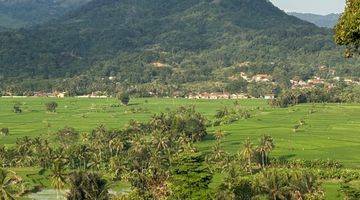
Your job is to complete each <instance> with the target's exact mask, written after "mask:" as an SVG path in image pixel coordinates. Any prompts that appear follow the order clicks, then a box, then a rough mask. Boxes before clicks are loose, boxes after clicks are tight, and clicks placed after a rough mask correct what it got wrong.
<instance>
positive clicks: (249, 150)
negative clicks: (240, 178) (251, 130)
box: [240, 139, 254, 173]
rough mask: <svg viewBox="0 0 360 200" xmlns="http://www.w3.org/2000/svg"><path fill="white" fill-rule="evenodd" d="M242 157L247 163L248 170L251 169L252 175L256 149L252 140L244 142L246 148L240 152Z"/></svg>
mask: <svg viewBox="0 0 360 200" xmlns="http://www.w3.org/2000/svg"><path fill="white" fill-rule="evenodd" d="M240 156H241V158H243V159H245V160H246V161H247V165H248V169H249V171H250V173H252V165H251V161H252V158H253V156H254V147H253V144H252V143H251V141H250V139H247V140H246V141H245V142H244V146H243V149H242V150H241V152H240Z"/></svg>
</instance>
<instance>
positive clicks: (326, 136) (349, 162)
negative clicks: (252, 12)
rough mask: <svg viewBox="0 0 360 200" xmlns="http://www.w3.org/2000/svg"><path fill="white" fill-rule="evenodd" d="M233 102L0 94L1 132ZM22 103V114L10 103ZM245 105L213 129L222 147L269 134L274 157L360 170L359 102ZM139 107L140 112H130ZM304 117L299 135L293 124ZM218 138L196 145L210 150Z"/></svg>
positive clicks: (121, 120) (41, 131)
mask: <svg viewBox="0 0 360 200" xmlns="http://www.w3.org/2000/svg"><path fill="white" fill-rule="evenodd" d="M49 101H56V102H57V103H58V104H59V107H58V108H57V112H56V113H49V112H46V110H45V105H44V104H45V103H46V102H49ZM234 102H235V100H186V99H158V98H149V99H132V100H131V104H130V105H129V106H128V107H126V106H117V105H118V104H119V103H118V101H117V100H116V99H111V98H110V99H76V98H66V99H50V98H17V99H15V98H14V99H12V98H0V128H3V127H7V128H9V129H10V135H8V136H0V144H3V145H6V146H11V145H14V143H15V141H16V138H19V137H23V136H30V137H35V136H42V137H48V138H50V139H52V135H53V133H54V132H55V131H57V130H59V129H61V128H63V127H64V126H70V127H74V128H75V129H77V130H79V131H81V132H88V131H91V130H92V129H93V128H95V127H96V126H98V125H100V124H104V125H106V126H107V127H109V128H122V127H123V126H124V125H125V124H126V123H127V122H128V121H129V120H131V119H135V120H139V121H146V120H148V119H149V118H150V117H151V116H152V115H153V114H155V113H159V112H162V111H166V110H167V109H174V108H176V107H179V106H192V105H194V106H195V107H196V109H197V110H198V111H200V112H201V113H203V114H204V115H205V116H206V117H207V118H208V119H210V120H211V119H212V118H213V116H214V114H215V113H216V110H218V109H220V108H223V107H224V106H228V107H232V106H233V105H234ZM15 103H20V104H21V108H22V111H23V112H22V113H21V114H15V113H14V112H13V111H12V107H13V106H14V104H15ZM239 103H240V105H241V106H242V107H244V108H248V109H253V110H255V111H253V115H252V117H251V118H250V119H246V120H240V121H238V122H235V123H233V124H230V125H225V126H220V127H211V128H209V132H210V133H213V132H214V131H215V130H218V129H221V130H223V131H225V133H226V137H225V140H224V143H223V146H224V147H225V149H226V150H228V151H230V152H232V153H235V152H237V151H238V149H239V148H241V145H242V142H243V141H244V140H245V139H246V138H250V139H252V141H253V142H254V143H256V142H257V140H258V138H259V137H260V136H261V135H263V134H270V135H271V136H272V137H273V138H274V139H275V143H276V148H275V151H274V152H273V154H272V156H277V157H284V158H291V159H296V158H302V159H309V160H310V159H332V160H338V161H340V162H342V163H343V164H344V165H345V166H346V167H349V168H360V157H359V156H358V155H360V104H316V105H312V104H303V105H298V106H295V107H290V108H284V109H280V108H271V107H269V106H268V104H267V102H266V101H265V100H240V101H239ZM132 109H138V111H137V112H135V113H134V112H133V111H131V110H132ZM300 120H304V121H305V125H303V126H302V127H301V128H300V129H299V130H298V131H297V132H296V133H294V131H293V126H294V125H296V124H298V123H299V121H300ZM213 142H214V140H212V139H211V138H210V137H209V139H207V140H205V141H203V142H201V143H199V144H198V146H199V148H200V149H202V150H209V149H210V147H211V145H212V144H213ZM15 171H17V172H20V173H19V174H20V175H22V174H28V173H32V172H36V169H16V170H15ZM324 187H325V189H326V191H327V193H328V195H330V196H329V198H327V199H330V200H331V199H337V196H336V195H337V189H338V184H336V183H325V184H324Z"/></svg>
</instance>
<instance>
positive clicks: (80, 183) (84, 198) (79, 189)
mask: <svg viewBox="0 0 360 200" xmlns="http://www.w3.org/2000/svg"><path fill="white" fill-rule="evenodd" d="M69 180H70V183H69V185H70V191H69V193H68V195H67V199H68V200H90V199H97V200H108V199H110V198H109V192H108V185H107V181H106V180H104V179H103V178H101V177H100V176H99V175H98V174H96V173H87V172H74V173H72V174H71V176H70V178H69Z"/></svg>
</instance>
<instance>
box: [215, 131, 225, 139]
mask: <svg viewBox="0 0 360 200" xmlns="http://www.w3.org/2000/svg"><path fill="white" fill-rule="evenodd" d="M214 135H215V138H216V140H221V139H222V138H223V137H224V136H225V132H224V131H222V130H217V131H215V134H214Z"/></svg>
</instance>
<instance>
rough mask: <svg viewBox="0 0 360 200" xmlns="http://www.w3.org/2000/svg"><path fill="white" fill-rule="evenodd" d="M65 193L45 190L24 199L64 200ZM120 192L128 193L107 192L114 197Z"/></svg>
mask: <svg viewBox="0 0 360 200" xmlns="http://www.w3.org/2000/svg"><path fill="white" fill-rule="evenodd" d="M67 192H68V190H60V191H58V190H54V189H47V190H42V191H41V192H38V193H33V194H30V195H28V196H27V197H26V198H27V199H31V200H66V198H65V197H66V193H67ZM122 192H128V190H121V191H117V192H115V191H113V190H110V191H109V193H110V194H114V195H115V194H118V193H122Z"/></svg>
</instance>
